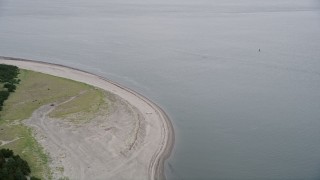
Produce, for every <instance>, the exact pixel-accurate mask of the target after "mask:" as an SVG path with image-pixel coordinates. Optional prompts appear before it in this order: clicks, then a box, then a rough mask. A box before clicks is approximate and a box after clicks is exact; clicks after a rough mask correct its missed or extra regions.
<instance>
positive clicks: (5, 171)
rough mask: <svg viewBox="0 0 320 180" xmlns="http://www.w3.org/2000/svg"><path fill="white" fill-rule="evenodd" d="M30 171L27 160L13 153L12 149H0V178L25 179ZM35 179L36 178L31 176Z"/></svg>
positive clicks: (9, 179)
mask: <svg viewBox="0 0 320 180" xmlns="http://www.w3.org/2000/svg"><path fill="white" fill-rule="evenodd" d="M30 173H31V170H30V167H29V165H28V162H27V161H25V160H23V159H22V158H21V157H20V156H19V155H14V154H13V151H12V150H9V149H1V150H0V179H7V180H11V179H12V180H27V176H28V175H29V174H30ZM31 179H33V180H36V179H38V178H36V177H31Z"/></svg>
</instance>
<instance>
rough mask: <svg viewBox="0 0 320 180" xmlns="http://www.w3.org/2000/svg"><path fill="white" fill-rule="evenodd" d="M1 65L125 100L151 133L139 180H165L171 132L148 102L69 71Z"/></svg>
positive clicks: (13, 61)
mask: <svg viewBox="0 0 320 180" xmlns="http://www.w3.org/2000/svg"><path fill="white" fill-rule="evenodd" d="M0 63H2V64H10V65H15V66H18V67H19V68H21V69H27V70H32V71H37V72H42V73H45V74H49V75H54V76H58V77H63V78H67V79H72V80H75V81H79V82H83V83H86V84H89V85H92V86H95V87H98V88H101V89H103V90H106V91H109V92H112V93H113V94H116V95H118V96H119V97H121V98H123V99H125V100H126V101H127V102H128V103H130V104H131V105H132V106H134V107H136V108H137V109H138V110H139V111H140V112H141V113H142V115H143V116H144V118H145V120H146V121H147V122H148V123H150V124H151V126H150V127H152V129H149V130H147V134H146V136H147V137H148V138H151V139H152V141H153V143H151V144H150V145H148V146H144V154H149V156H146V157H148V159H146V160H145V162H147V164H145V165H144V166H145V168H146V169H147V170H146V171H145V172H146V174H142V175H141V176H140V177H145V179H165V175H164V162H165V160H166V159H167V158H168V157H169V156H170V154H171V151H172V148H173V145H174V131H173V127H172V124H171V121H170V119H169V118H168V116H167V115H166V113H165V112H164V111H163V110H162V109H161V108H160V107H159V106H157V105H156V104H154V103H153V102H151V101H150V100H149V99H148V98H146V97H144V96H142V95H141V94H139V93H137V92H135V91H133V90H131V89H129V88H126V87H123V86H121V85H119V84H118V83H116V82H113V81H111V80H108V79H106V78H104V77H101V76H98V75H95V74H92V73H89V72H86V71H82V70H79V69H76V68H72V67H67V66H63V65H58V64H52V63H46V62H40V61H33V60H26V59H19V58H11V57H1V56H0Z"/></svg>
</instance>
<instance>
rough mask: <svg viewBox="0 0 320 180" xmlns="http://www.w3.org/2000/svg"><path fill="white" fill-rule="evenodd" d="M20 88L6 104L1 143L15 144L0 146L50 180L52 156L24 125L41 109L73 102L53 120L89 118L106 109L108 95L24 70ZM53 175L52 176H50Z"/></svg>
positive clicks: (55, 113)
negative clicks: (49, 155)
mask: <svg viewBox="0 0 320 180" xmlns="http://www.w3.org/2000/svg"><path fill="white" fill-rule="evenodd" d="M19 79H21V82H20V85H19V86H18V87H17V90H16V92H15V93H12V94H11V95H10V97H9V99H8V100H7V101H5V104H4V107H3V111H1V112H0V140H2V141H12V140H14V139H16V138H20V139H17V140H15V141H13V142H10V143H8V144H2V145H0V146H1V148H10V149H12V150H14V152H15V154H19V155H20V156H21V157H22V158H23V159H25V160H26V161H28V162H29V165H30V167H31V172H32V175H33V176H36V177H41V178H50V169H49V167H48V156H47V155H46V154H45V153H44V151H43V149H42V147H41V146H40V145H39V144H38V143H37V142H36V140H35V139H34V137H33V136H32V131H31V129H30V128H27V127H26V126H24V125H23V124H22V123H21V120H23V119H27V118H29V117H30V116H31V114H32V112H33V111H34V110H36V109H38V108H39V107H40V106H42V105H45V104H50V103H54V102H63V101H65V100H68V99H70V98H72V97H76V98H74V99H73V100H72V101H69V102H68V103H65V104H63V105H61V106H60V107H57V109H56V110H55V111H53V112H52V113H51V116H52V117H62V118H65V117H89V116H91V115H92V114H94V113H95V112H97V111H98V110H100V109H101V108H104V109H106V108H107V105H106V103H105V101H104V99H105V93H104V92H103V91H102V90H100V89H96V88H94V87H92V86H89V85H86V84H84V83H79V82H75V81H72V80H68V79H64V78H59V77H55V76H50V75H46V74H42V73H38V72H33V71H26V70H21V71H20V75H19ZM48 175H49V176H48Z"/></svg>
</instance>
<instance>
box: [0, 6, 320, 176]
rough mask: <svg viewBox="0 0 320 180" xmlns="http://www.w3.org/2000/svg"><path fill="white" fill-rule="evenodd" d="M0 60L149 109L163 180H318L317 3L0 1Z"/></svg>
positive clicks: (319, 8)
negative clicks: (165, 148)
mask: <svg viewBox="0 0 320 180" xmlns="http://www.w3.org/2000/svg"><path fill="white" fill-rule="evenodd" d="M259 49H260V52H259ZM0 55H2V56H12V57H21V58H27V59H35V60H41V61H47V62H53V63H59V64H64V65H68V66H73V67H77V68H80V69H84V70H88V71H91V72H93V73H97V74H100V75H103V76H105V77H107V78H109V79H112V80H115V81H117V82H119V83H121V84H123V85H125V86H128V87H130V88H132V89H135V90H136V91H138V92H141V93H142V94H144V95H146V96H147V97H149V98H150V99H152V100H153V101H155V102H156V103H158V104H159V105H160V106H162V107H163V108H164V109H165V110H166V112H167V113H168V114H169V116H170V117H171V118H172V121H173V123H174V126H175V131H176V143H175V148H174V152H173V154H172V156H171V158H170V159H169V160H168V161H167V165H166V175H167V177H168V179H169V180H170V179H293V178H295V179H319V178H320V153H319V152H320V3H319V1H317V0H0Z"/></svg>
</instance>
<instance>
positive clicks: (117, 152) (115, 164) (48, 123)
mask: <svg viewBox="0 0 320 180" xmlns="http://www.w3.org/2000/svg"><path fill="white" fill-rule="evenodd" d="M0 63H4V64H11V65H15V66H18V67H20V68H22V69H27V70H33V71H37V72H42V73H46V74H50V75H54V76H58V77H64V78H67V79H72V80H75V81H79V82H83V83H86V84H89V85H92V86H95V87H99V88H101V89H104V90H106V91H108V92H111V93H113V94H114V95H115V96H116V97H119V98H116V99H117V100H116V101H118V102H120V103H116V104H118V105H119V104H120V106H121V107H122V108H121V107H120V108H116V109H118V110H116V109H114V110H113V111H112V113H111V115H110V117H109V116H108V117H107V118H106V120H107V122H108V125H110V122H112V121H113V120H114V119H119V117H120V118H123V119H128V117H127V115H128V113H127V114H126V113H123V112H124V111H126V112H128V109H130V113H129V116H132V117H131V119H132V118H133V119H135V121H136V122H139V128H140V129H139V134H138V135H137V136H136V137H134V138H135V139H136V140H135V141H134V142H137V144H134V145H131V146H130V147H129V148H127V150H126V151H123V148H122V149H121V147H122V146H121V142H122V140H121V138H119V137H122V135H117V134H112V133H111V132H114V131H112V128H111V129H110V128H104V131H102V130H101V127H105V126H108V125H105V126H103V122H104V121H103V119H98V120H95V121H94V122H92V123H91V124H90V123H89V124H90V125H89V126H88V127H86V129H81V128H83V127H72V125H70V124H63V123H62V124H61V122H59V123H58V122H57V121H54V120H52V119H50V118H47V116H46V115H47V114H48V113H49V112H51V111H52V110H53V108H55V106H43V107H41V108H39V109H38V110H36V111H35V112H34V113H33V115H32V117H31V118H30V119H28V120H27V121H26V122H25V123H26V124H27V125H30V126H34V127H35V128H36V129H37V130H36V132H37V134H40V135H42V136H41V137H40V135H38V137H36V138H37V140H39V141H41V142H40V143H41V144H42V145H44V146H45V149H46V148H49V149H51V150H54V151H52V152H56V153H55V154H54V153H50V150H49V153H50V156H51V154H53V155H52V156H54V157H52V158H53V160H54V158H56V160H58V161H55V162H59V163H60V164H59V163H58V165H57V167H58V166H59V165H60V166H63V167H61V168H60V170H61V172H62V174H64V175H66V176H68V177H70V179H88V178H89V177H90V178H89V179H165V176H164V161H165V160H166V159H167V158H168V157H169V156H170V153H171V150H172V147H173V143H174V131H173V127H172V124H171V122H170V120H169V118H168V116H167V115H166V114H165V112H164V111H163V110H162V109H161V108H160V107H158V106H157V105H156V104H154V103H153V102H151V101H150V100H148V99H147V98H146V97H144V96H142V95H140V94H138V93H136V92H134V91H132V90H130V89H128V88H126V87H123V86H121V85H119V84H117V83H115V82H113V81H110V80H108V79H105V78H103V77H100V76H97V75H95V74H92V73H89V72H85V71H82V70H78V69H75V68H70V67H66V66H62V65H57V64H51V63H44V62H38V61H32V60H25V59H17V58H9V57H0ZM56 106H58V105H56ZM122 111H123V112H122ZM124 116H125V117H124ZM39 117H41V118H39ZM129 118H130V117H129ZM36 119H38V121H36ZM39 119H40V120H39ZM44 120H45V121H44ZM95 123H100V124H99V125H100V126H99V125H98V124H95ZM101 123H102V126H101ZM111 124H112V123H111ZM124 124H127V123H124ZM61 127H64V128H61ZM99 128H100V129H99ZM117 128H120V126H119V127H117ZM59 129H60V130H61V131H59ZM68 130H69V131H68ZM41 132H42V133H41ZM57 132H59V133H57ZM79 132H85V133H84V134H85V136H87V137H89V138H87V139H85V137H84V136H83V134H82V133H79ZM115 132H117V131H115ZM124 132H125V130H124ZM44 134H45V136H49V137H50V139H51V141H50V140H47V139H48V137H44V136H43V135H44ZM76 134H78V135H79V136H76ZM70 137H71V138H70ZM72 137H77V138H78V141H79V142H81V143H80V145H78V144H77V143H76V142H77V139H72ZM62 139H63V142H64V143H62V144H61V143H60V141H61V140H62ZM72 141H74V142H73V143H70V142H72ZM61 142H62V141H61ZM66 144H67V145H68V146H65V145H66ZM95 145H97V146H95ZM88 146H90V147H88ZM95 147H97V148H96V149H95ZM126 147H127V146H126ZM97 149H100V150H97ZM68 153H69V154H68ZM70 153H72V154H73V155H70ZM82 153H84V154H85V155H86V157H85V158H82V160H80V161H79V160H78V163H79V165H78V166H73V164H72V162H76V161H72V159H74V160H76V159H78V157H81V156H82V157H83V155H84V154H82ZM62 158H63V159H68V158H69V160H64V161H63V159H62ZM90 159H92V161H90ZM93 160H94V161H93ZM91 164H92V165H94V166H95V167H91V166H90V165H91Z"/></svg>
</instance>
